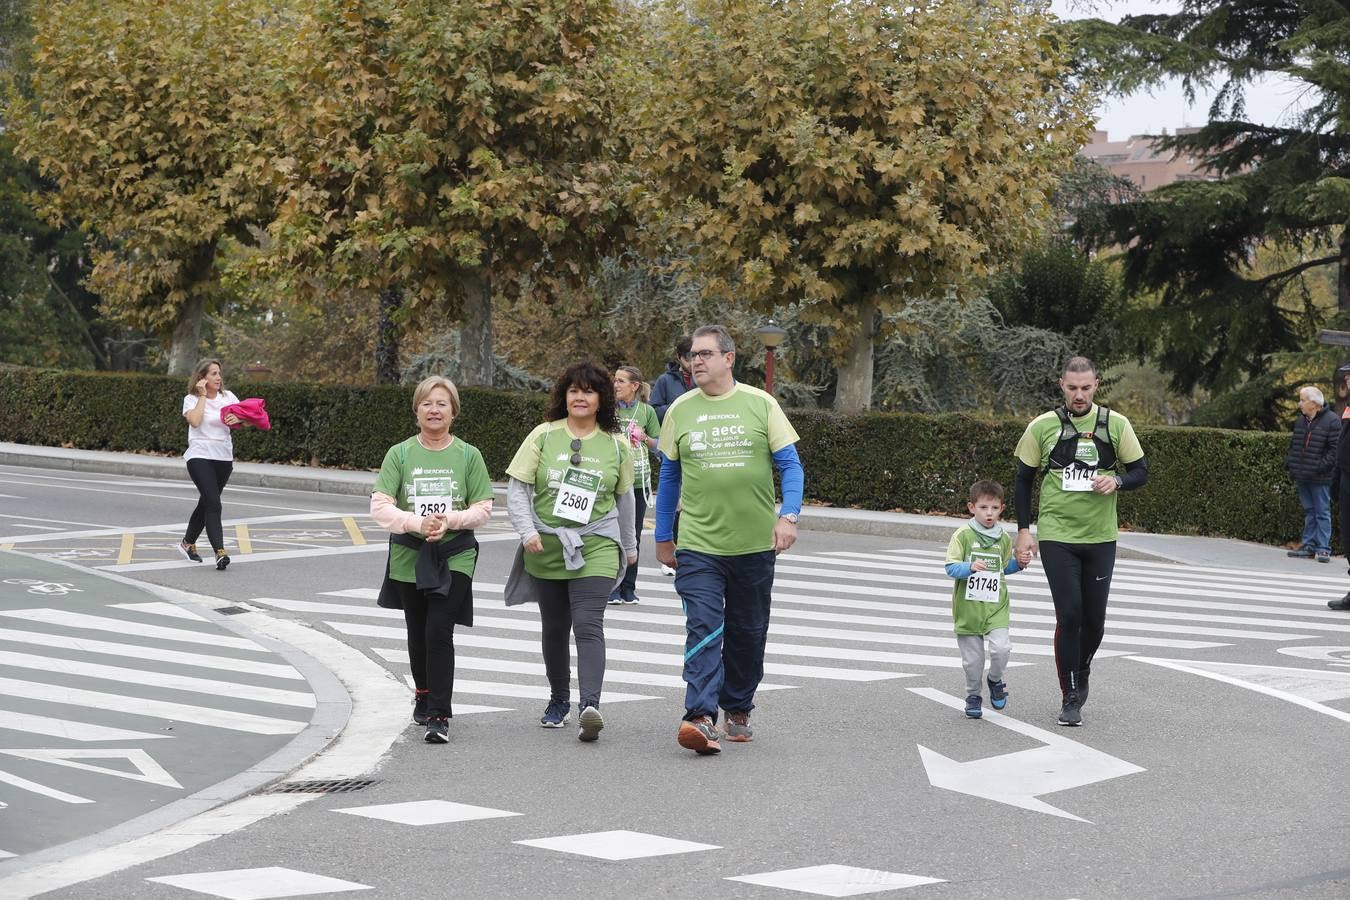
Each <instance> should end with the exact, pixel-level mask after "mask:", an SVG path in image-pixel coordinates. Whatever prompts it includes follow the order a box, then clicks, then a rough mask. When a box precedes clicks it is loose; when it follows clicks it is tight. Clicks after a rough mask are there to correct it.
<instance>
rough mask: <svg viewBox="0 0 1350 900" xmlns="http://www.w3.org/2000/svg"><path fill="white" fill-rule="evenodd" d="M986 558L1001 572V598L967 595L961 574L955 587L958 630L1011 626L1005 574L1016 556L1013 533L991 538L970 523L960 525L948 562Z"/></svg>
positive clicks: (984, 630) (972, 631)
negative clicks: (987, 600)
mask: <svg viewBox="0 0 1350 900" xmlns="http://www.w3.org/2000/svg"><path fill="white" fill-rule="evenodd" d="M976 559H983V560H984V561H985V565H986V566H987V567H988V570H989V571H991V572H999V573H1000V577H999V585H998V602H997V603H984V602H982V601H979V600H969V599H967V598H966V579H964V578H957V579H955V581H956V587H954V588H953V589H952V621H953V622H954V623H955V626H956V633H957V634H988V633H989V632H991V631H993V630H994V629H995V628H1007V627H1008V576H1007V575H1003V574H1001V573H1002V572H1003V570H1004V569H1005V568H1007V566H1008V560H1010V559H1012V537H1011V536H1010V535H1009V534H1008V533H1007V532H1006V531H1005V532H1004V533H1003V534H1002V535H1001V536H1000V537H998V538H994V539H992V540H991V539H990V538H987V537H985V536H984V535H982V534H980V533H979V532H978V531H976V530H975V529H974V528H971V527H970V525H969V523H967V524H965V525H962V526H961V527H960V528H958V529H956V532H955V533H954V534H953V535H952V539H951V541H950V542H948V544H947V562H949V563H950V562H974V561H975V560H976Z"/></svg>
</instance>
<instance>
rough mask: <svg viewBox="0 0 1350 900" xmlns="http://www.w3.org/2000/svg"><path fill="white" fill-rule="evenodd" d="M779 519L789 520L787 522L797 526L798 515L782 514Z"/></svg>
mask: <svg viewBox="0 0 1350 900" xmlns="http://www.w3.org/2000/svg"><path fill="white" fill-rule="evenodd" d="M778 518H780V519H787V520H788V521H789V522H791V523H792V524H793V525H796V524H797V514H796V513H783V514H782V515H781V516H779V517H778Z"/></svg>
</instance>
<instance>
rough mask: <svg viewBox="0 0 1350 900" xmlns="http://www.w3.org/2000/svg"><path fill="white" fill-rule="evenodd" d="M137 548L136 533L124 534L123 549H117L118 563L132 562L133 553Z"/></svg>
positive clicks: (122, 564) (121, 564)
mask: <svg viewBox="0 0 1350 900" xmlns="http://www.w3.org/2000/svg"><path fill="white" fill-rule="evenodd" d="M135 550H136V535H134V534H132V533H131V532H127V533H126V534H124V535H122V549H121V550H118V551H117V564H118V565H119V566H125V565H126V564H127V563H129V562H131V554H132V553H134V552H135Z"/></svg>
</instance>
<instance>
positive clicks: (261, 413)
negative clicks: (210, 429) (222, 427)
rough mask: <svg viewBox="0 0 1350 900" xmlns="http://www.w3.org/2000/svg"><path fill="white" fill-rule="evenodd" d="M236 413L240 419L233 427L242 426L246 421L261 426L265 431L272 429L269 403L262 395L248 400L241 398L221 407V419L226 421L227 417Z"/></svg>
mask: <svg viewBox="0 0 1350 900" xmlns="http://www.w3.org/2000/svg"><path fill="white" fill-rule="evenodd" d="M231 413H234V415H235V416H236V417H237V418H238V419H239V420H240V421H239V422H236V423H235V424H233V425H231V426H229V427H231V428H240V427H242V426H243V424H244V423H245V422H247V423H248V424H249V425H252V426H254V427H255V428H261V429H262V430H263V431H271V430H272V420H271V419H269V418H267V403H266V401H264V400H263V398H261V397H249V398H248V399H247V400H240V401H239V402H238V403H231V404H230V405H229V406H224V407H221V410H220V419H221V421H222V422H223V421H225V417H226V416H228V415H230V414H231Z"/></svg>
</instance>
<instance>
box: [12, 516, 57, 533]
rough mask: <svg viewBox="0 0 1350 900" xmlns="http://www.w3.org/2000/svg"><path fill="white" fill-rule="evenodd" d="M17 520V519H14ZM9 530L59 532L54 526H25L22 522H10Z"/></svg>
mask: <svg viewBox="0 0 1350 900" xmlns="http://www.w3.org/2000/svg"><path fill="white" fill-rule="evenodd" d="M16 518H17V517H16ZM9 527H10V528H31V529H33V530H34V531H60V530H61V529H60V528H57V527H56V526H55V525H26V524H24V523H23V522H11V523H10V525H9Z"/></svg>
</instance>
